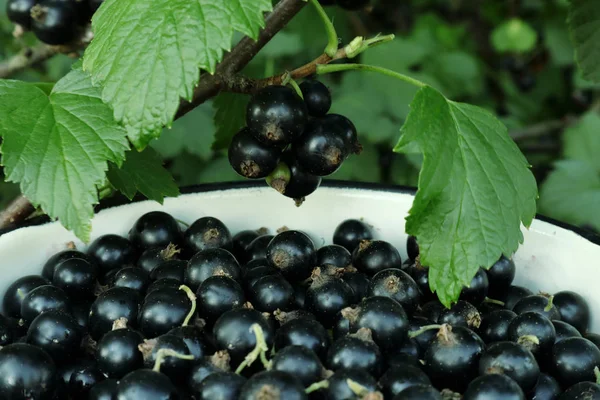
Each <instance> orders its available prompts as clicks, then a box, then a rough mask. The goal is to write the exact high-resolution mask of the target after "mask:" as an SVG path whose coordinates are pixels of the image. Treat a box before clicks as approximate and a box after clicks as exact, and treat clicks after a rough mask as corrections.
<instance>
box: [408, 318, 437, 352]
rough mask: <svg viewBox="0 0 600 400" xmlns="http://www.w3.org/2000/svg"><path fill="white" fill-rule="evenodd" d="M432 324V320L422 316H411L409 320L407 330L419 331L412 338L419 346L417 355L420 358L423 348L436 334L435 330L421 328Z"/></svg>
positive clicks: (424, 348)
mask: <svg viewBox="0 0 600 400" xmlns="http://www.w3.org/2000/svg"><path fill="white" fill-rule="evenodd" d="M427 325H432V322H431V321H429V320H427V319H426V318H423V317H412V318H411V319H410V321H409V332H416V331H419V334H418V335H416V336H414V337H413V340H414V341H415V342H416V343H417V346H418V347H419V349H418V350H419V355H420V358H422V356H423V354H424V353H425V350H427V348H428V347H429V342H431V339H433V337H434V336H435V334H436V331H435V330H433V329H425V330H422V329H421V328H423V327H425V326H427Z"/></svg>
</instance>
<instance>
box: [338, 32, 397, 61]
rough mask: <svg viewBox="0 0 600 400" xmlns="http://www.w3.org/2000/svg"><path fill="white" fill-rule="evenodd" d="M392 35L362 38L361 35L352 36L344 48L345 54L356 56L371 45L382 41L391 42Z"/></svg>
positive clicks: (350, 56) (376, 44) (373, 45)
mask: <svg viewBox="0 0 600 400" xmlns="http://www.w3.org/2000/svg"><path fill="white" fill-rule="evenodd" d="M394 38H395V36H394V35H385V36H379V35H378V36H375V37H374V38H371V39H367V40H364V38H363V37H362V36H358V37H356V38H354V40H352V41H351V42H350V43H349V44H348V45H347V46H346V47H344V50H345V51H346V56H347V57H348V58H354V57H356V56H358V55H359V54H360V53H362V52H364V51H365V50H368V49H370V48H372V47H375V46H378V45H380V44H383V43H387V42H391V41H392V40H394Z"/></svg>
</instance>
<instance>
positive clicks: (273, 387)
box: [239, 370, 308, 400]
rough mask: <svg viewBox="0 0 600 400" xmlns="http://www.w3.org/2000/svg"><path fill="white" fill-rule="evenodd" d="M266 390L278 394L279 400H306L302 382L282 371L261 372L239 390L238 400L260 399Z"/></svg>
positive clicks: (306, 396)
mask: <svg viewBox="0 0 600 400" xmlns="http://www.w3.org/2000/svg"><path fill="white" fill-rule="evenodd" d="M266 390H269V391H273V392H276V393H278V394H279V398H280V399H282V400H283V399H285V400H306V399H308V395H307V394H306V393H304V387H303V386H302V382H300V380H299V379H297V378H296V377H295V376H294V375H291V374H288V373H286V372H282V371H273V370H271V371H262V372H259V373H257V374H255V375H253V376H252V377H251V378H250V379H248V380H247V381H246V382H245V383H244V385H243V386H242V389H241V390H240V396H239V400H256V399H260V398H261V397H262V396H261V393H264V392H265V391H266Z"/></svg>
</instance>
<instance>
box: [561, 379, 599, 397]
mask: <svg viewBox="0 0 600 400" xmlns="http://www.w3.org/2000/svg"><path fill="white" fill-rule="evenodd" d="M581 399H592V400H596V399H600V385H599V384H597V383H593V382H580V383H576V384H575V385H573V386H571V387H570V388H568V389H567V390H565V391H564V392H563V394H561V395H560V396H559V397H558V400H581Z"/></svg>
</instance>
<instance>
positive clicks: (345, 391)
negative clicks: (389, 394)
mask: <svg viewBox="0 0 600 400" xmlns="http://www.w3.org/2000/svg"><path fill="white" fill-rule="evenodd" d="M348 379H350V380H352V381H354V382H356V383H358V384H359V385H361V386H362V387H364V388H365V389H367V391H368V392H369V393H373V392H376V391H377V390H378V387H377V382H376V381H375V378H373V377H372V376H371V375H369V373H368V372H366V371H363V370H360V369H341V370H339V371H336V372H335V373H334V374H333V375H332V376H331V377H330V378H329V379H328V381H329V387H328V388H326V389H323V392H324V394H325V398H326V399H330V400H353V399H356V394H355V393H354V392H353V391H352V390H351V389H350V387H349V386H348V383H347V382H348Z"/></svg>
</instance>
